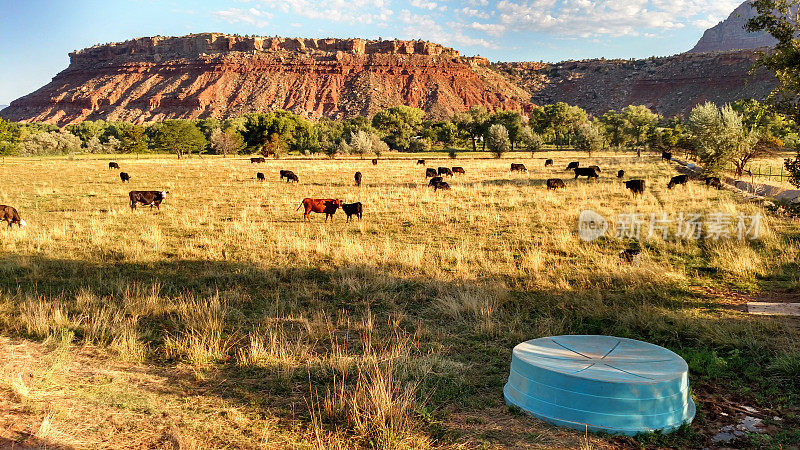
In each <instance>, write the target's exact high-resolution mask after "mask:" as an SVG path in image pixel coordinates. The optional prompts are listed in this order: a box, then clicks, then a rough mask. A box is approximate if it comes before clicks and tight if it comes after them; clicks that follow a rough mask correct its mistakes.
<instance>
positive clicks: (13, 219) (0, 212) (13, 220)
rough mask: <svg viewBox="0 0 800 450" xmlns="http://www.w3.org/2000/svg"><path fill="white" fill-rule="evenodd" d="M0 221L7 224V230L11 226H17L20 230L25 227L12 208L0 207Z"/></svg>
mask: <svg viewBox="0 0 800 450" xmlns="http://www.w3.org/2000/svg"><path fill="white" fill-rule="evenodd" d="M0 220H5V221H6V222H8V228H11V225H13V224H17V225H19V227H20V228H25V225H27V224H26V223H25V220H24V219H22V218H21V217H20V216H19V213H18V212H17V210H16V209H15V208H14V207H13V206H6V205H0Z"/></svg>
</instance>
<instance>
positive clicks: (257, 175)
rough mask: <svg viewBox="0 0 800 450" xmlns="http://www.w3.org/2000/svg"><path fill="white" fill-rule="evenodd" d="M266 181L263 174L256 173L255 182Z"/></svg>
mask: <svg viewBox="0 0 800 450" xmlns="http://www.w3.org/2000/svg"><path fill="white" fill-rule="evenodd" d="M266 179H267V178H266V177H265V176H264V174H263V173H261V172H258V173H256V180H258V181H265V180H266Z"/></svg>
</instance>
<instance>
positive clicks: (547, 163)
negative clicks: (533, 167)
mask: <svg viewBox="0 0 800 450" xmlns="http://www.w3.org/2000/svg"><path fill="white" fill-rule="evenodd" d="M552 165H553V160H552V159H547V160H545V162H544V166H545V167H547V166H552Z"/></svg>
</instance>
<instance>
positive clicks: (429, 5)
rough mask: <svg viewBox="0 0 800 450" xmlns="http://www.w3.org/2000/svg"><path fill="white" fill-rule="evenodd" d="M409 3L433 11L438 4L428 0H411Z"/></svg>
mask: <svg viewBox="0 0 800 450" xmlns="http://www.w3.org/2000/svg"><path fill="white" fill-rule="evenodd" d="M409 4H410V5H411V6H413V7H414V8H420V9H427V10H430V11H433V10H434V9H436V7H437V6H439V4H438V3H436V2H431V1H428V0H411V1H410V2H409Z"/></svg>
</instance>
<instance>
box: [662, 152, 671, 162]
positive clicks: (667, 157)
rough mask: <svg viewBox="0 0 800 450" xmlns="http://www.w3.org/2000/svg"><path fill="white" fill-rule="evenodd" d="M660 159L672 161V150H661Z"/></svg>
mask: <svg viewBox="0 0 800 450" xmlns="http://www.w3.org/2000/svg"><path fill="white" fill-rule="evenodd" d="M661 159H663V160H664V161H672V152H661Z"/></svg>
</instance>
